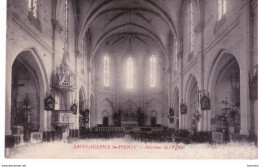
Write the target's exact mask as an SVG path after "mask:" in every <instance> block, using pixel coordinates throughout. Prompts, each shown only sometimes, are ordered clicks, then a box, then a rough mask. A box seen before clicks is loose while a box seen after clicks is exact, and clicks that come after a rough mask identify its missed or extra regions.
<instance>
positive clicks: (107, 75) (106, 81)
mask: <svg viewBox="0 0 260 167" xmlns="http://www.w3.org/2000/svg"><path fill="white" fill-rule="evenodd" d="M109 78H110V73H109V57H108V55H107V54H106V55H105V57H104V86H106V87H108V86H109Z"/></svg>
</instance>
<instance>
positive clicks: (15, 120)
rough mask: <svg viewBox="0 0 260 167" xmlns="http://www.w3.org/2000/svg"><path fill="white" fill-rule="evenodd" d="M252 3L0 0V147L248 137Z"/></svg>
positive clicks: (252, 110)
mask: <svg viewBox="0 0 260 167" xmlns="http://www.w3.org/2000/svg"><path fill="white" fill-rule="evenodd" d="M257 6H258V1H257V0H239V1H238V0H160V1H157V0H7V34H6V85H5V86H6V92H5V94H6V99H5V108H6V109H5V147H14V146H19V144H21V143H40V142H50V141H57V140H58V141H59V140H64V139H77V138H80V139H84V140H88V139H95V138H108V139H110V138H116V137H119V138H120V137H123V136H124V135H126V134H127V135H130V136H131V137H132V138H133V139H136V140H141V141H150V140H152V141H161V142H164V141H171V142H172V141H175V142H185V143H193V142H220V143H223V142H227V141H253V142H255V143H257V139H258V105H257V103H258V99H257V75H258V74H257V66H258V55H257V54H258V53H257V52H258V49H257V45H258V42H257V34H258V32H257V28H258V27H257V19H258V18H257V15H258V13H257V11H258V7H257Z"/></svg>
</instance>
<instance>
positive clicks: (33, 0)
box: [28, 0, 37, 18]
mask: <svg viewBox="0 0 260 167" xmlns="http://www.w3.org/2000/svg"><path fill="white" fill-rule="evenodd" d="M28 11H29V12H30V13H32V15H33V17H35V18H37V0H28Z"/></svg>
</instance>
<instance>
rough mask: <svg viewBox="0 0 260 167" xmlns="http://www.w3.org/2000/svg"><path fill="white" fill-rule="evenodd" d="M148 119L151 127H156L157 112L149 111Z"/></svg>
mask: <svg viewBox="0 0 260 167" xmlns="http://www.w3.org/2000/svg"><path fill="white" fill-rule="evenodd" d="M150 118H151V126H152V127H155V126H156V125H157V112H156V111H155V110H153V111H151V113H150Z"/></svg>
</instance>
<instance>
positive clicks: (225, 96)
mask: <svg viewBox="0 0 260 167" xmlns="http://www.w3.org/2000/svg"><path fill="white" fill-rule="evenodd" d="M208 89H209V91H210V99H211V114H210V120H211V121H210V122H211V124H210V128H211V130H214V131H225V132H226V136H228V134H230V133H239V131H240V68H239V64H238V62H237V60H236V58H235V57H234V56H233V55H231V54H229V53H223V54H219V55H218V56H217V58H216V59H215V61H214V64H213V66H212V69H211V75H210V77H209V88H208ZM212 120H214V121H212ZM221 120H225V121H224V122H225V124H223V121H222V123H221Z"/></svg>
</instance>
